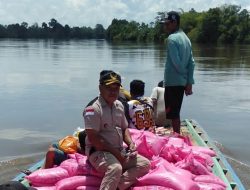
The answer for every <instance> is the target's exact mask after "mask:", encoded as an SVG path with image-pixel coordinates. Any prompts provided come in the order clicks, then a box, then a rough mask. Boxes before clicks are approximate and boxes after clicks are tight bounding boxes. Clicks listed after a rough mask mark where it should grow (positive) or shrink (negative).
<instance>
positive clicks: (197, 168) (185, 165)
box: [175, 153, 211, 175]
mask: <svg viewBox="0 0 250 190" xmlns="http://www.w3.org/2000/svg"><path fill="white" fill-rule="evenodd" d="M175 166H176V167H179V168H182V169H185V170H188V171H190V172H191V173H193V174H195V175H205V174H207V175H209V174H211V172H210V171H209V170H208V169H207V168H206V167H205V166H203V165H202V164H201V163H200V162H198V161H197V160H196V159H195V158H194V156H193V154H192V153H190V154H189V155H188V156H187V157H186V158H185V159H184V160H182V161H179V162H177V163H176V164H175Z"/></svg>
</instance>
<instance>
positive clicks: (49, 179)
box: [25, 167, 69, 187]
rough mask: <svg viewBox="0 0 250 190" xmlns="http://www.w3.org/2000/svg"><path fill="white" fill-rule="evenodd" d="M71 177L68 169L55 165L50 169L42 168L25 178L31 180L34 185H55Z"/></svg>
mask: <svg viewBox="0 0 250 190" xmlns="http://www.w3.org/2000/svg"><path fill="white" fill-rule="evenodd" d="M67 177H69V174H68V172H67V170H65V169H63V168H60V167H55V168H49V169H40V170H37V171H35V172H33V173H31V174H30V175H28V176H25V178H26V179H27V180H28V181H30V183H31V184H32V185H33V186H37V187H40V186H53V185H55V183H56V182H58V181H59V180H61V179H64V178H67Z"/></svg>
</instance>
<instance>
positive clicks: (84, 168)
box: [75, 153, 104, 177]
mask: <svg viewBox="0 0 250 190" xmlns="http://www.w3.org/2000/svg"><path fill="white" fill-rule="evenodd" d="M75 157H76V160H77V162H78V175H91V176H96V177H103V176H104V173H100V172H98V171H96V170H95V169H94V168H93V166H92V165H91V164H90V162H89V161H88V157H87V156H85V155H82V154H79V153H76V154H75Z"/></svg>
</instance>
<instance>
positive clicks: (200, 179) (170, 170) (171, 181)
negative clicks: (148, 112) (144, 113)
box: [26, 129, 226, 190]
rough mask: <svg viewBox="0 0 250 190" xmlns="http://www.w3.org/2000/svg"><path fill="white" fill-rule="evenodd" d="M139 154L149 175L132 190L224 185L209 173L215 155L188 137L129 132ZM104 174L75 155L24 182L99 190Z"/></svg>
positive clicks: (221, 188) (44, 189)
mask: <svg viewBox="0 0 250 190" xmlns="http://www.w3.org/2000/svg"><path fill="white" fill-rule="evenodd" d="M130 132H131V135H132V138H133V140H134V142H135V143H136V146H137V151H138V153H139V154H141V155H143V156H145V157H147V158H148V159H149V160H150V161H151V169H150V171H149V173H148V174H146V175H145V176H143V177H141V178H138V179H137V180H138V182H137V183H136V184H135V185H134V187H132V188H131V190H153V189H154V190H155V189H159V190H164V189H165V190H225V189H226V185H225V183H224V182H223V181H222V180H221V179H220V178H219V177H217V176H215V175H214V174H213V173H212V166H213V160H212V157H213V156H215V152H214V151H213V150H211V149H209V148H206V147H199V146H192V145H191V142H190V140H189V139H188V137H183V136H180V135H174V136H157V135H155V134H153V133H151V132H147V131H139V130H136V129H130ZM102 177H103V174H101V173H98V172H97V171H96V170H95V169H93V167H92V166H91V165H90V164H89V162H88V161H87V157H86V156H84V155H81V154H78V153H75V154H72V155H70V158H69V159H68V160H65V161H64V162H62V163H61V164H60V166H57V167H54V168H51V169H40V170H37V171H35V172H33V173H32V174H30V175H29V176H26V179H27V180H29V181H30V183H31V184H32V186H33V187H35V188H36V189H38V190H84V189H87V190H98V188H99V186H100V183H101V180H102Z"/></svg>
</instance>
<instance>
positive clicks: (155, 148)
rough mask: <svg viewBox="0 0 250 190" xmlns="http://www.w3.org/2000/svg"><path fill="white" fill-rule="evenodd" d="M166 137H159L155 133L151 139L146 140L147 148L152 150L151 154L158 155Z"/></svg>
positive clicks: (165, 141) (166, 140) (165, 142)
mask: <svg viewBox="0 0 250 190" xmlns="http://www.w3.org/2000/svg"><path fill="white" fill-rule="evenodd" d="M167 142H168V139H167V138H166V137H160V136H157V135H155V137H154V138H152V139H151V141H148V139H147V143H148V145H149V148H150V149H151V150H152V152H153V154H154V155H155V156H158V155H160V153H161V150H162V148H163V147H164V145H165V144H167Z"/></svg>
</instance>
